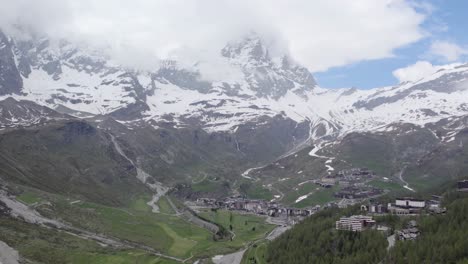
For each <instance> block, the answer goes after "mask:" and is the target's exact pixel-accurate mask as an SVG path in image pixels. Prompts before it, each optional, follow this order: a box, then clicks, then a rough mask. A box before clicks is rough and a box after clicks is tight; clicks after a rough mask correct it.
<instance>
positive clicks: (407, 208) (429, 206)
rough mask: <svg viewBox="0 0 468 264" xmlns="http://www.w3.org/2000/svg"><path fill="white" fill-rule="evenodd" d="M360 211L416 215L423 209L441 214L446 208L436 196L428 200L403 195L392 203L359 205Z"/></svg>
mask: <svg viewBox="0 0 468 264" xmlns="http://www.w3.org/2000/svg"><path fill="white" fill-rule="evenodd" d="M361 211H366V212H368V213H371V214H387V213H390V214H395V215H417V214H421V213H422V212H424V211H425V212H429V213H431V214H443V213H445V212H446V209H445V208H443V207H441V206H440V201H439V199H438V198H437V197H436V198H435V199H433V200H428V201H426V200H422V199H415V198H411V197H405V198H397V199H395V202H394V203H388V204H382V203H371V204H369V205H361Z"/></svg>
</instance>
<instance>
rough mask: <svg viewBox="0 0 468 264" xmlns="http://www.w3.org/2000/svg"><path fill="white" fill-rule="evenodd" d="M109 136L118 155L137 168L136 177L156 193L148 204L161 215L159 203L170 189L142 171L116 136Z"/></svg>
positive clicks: (154, 211)
mask: <svg viewBox="0 0 468 264" xmlns="http://www.w3.org/2000/svg"><path fill="white" fill-rule="evenodd" d="M109 135H110V137H111V141H112V143H113V144H114V147H115V149H116V150H117V153H119V154H120V155H121V156H122V157H123V158H125V159H126V160H127V161H128V162H130V163H131V164H132V165H133V167H135V168H136V171H137V175H136V177H137V179H138V180H140V181H141V182H142V183H143V184H145V185H146V186H148V187H149V188H150V189H151V190H153V191H154V194H153V197H152V198H151V200H150V201H149V202H147V204H148V205H149V206H150V207H151V210H152V212H153V213H159V206H158V201H159V199H160V198H161V197H162V196H163V195H165V194H166V193H167V192H168V191H169V188H167V187H165V186H163V184H162V183H160V182H157V181H154V178H153V177H151V175H149V174H148V173H146V172H145V171H144V170H142V169H140V168H139V167H138V166H137V165H136V164H135V162H134V161H133V160H131V159H130V158H129V157H128V156H127V155H126V154H125V152H124V151H123V150H122V148H121V147H120V145H119V143H118V142H117V140H116V139H115V136H114V135H112V134H109ZM150 178H152V179H153V181H152V182H151V183H150V182H148V179H150Z"/></svg>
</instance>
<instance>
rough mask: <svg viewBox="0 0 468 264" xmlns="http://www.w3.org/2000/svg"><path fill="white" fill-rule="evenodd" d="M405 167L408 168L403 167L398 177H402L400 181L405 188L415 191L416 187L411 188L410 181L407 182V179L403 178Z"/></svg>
mask: <svg viewBox="0 0 468 264" xmlns="http://www.w3.org/2000/svg"><path fill="white" fill-rule="evenodd" d="M405 169H406V167H403V169H401V171H400V174H399V175H398V177H399V178H400V181H401V182H402V183H403V188H405V189H407V190H409V191H412V192H414V189H413V188H410V187H409V184H408V182H406V181H405V180H404V179H403V173H404V172H405Z"/></svg>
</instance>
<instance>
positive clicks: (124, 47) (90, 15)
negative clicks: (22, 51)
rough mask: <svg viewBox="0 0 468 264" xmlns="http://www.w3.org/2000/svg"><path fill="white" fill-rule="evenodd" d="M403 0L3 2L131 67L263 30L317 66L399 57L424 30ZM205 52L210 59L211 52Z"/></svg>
mask: <svg viewBox="0 0 468 264" xmlns="http://www.w3.org/2000/svg"><path fill="white" fill-rule="evenodd" d="M412 3H414V1H403V0H356V1H341V0H315V1H310V0H291V1H286V0H276V1H272V0H255V1H254V0H236V1H232V0H204V1H196V0H165V1H164V0H133V1H129V0H99V1H95V0H79V1H75V0H41V1H37V0H15V1H11V0H0V6H2V8H1V10H0V27H2V26H3V27H4V28H5V27H7V28H9V25H11V24H12V23H21V24H28V26H29V27H30V28H32V29H34V30H36V31H39V32H41V31H45V32H47V33H48V34H50V35H52V36H56V37H66V38H71V39H75V40H80V41H84V42H86V43H88V44H91V45H101V46H106V47H107V50H108V51H110V52H111V53H112V54H113V55H114V56H115V58H117V59H118V60H119V61H121V62H124V63H128V64H131V65H133V66H134V65H140V66H141V65H147V66H151V65H152V64H153V61H154V60H152V59H150V58H167V57H181V56H182V54H183V56H184V57H183V59H185V60H189V61H190V60H191V61H195V60H203V59H206V58H209V57H210V56H217V55H218V54H219V50H220V49H221V48H222V47H223V46H224V45H225V44H226V42H228V41H229V40H232V39H235V38H238V37H239V36H241V35H242V34H245V33H246V32H248V31H252V30H253V31H256V32H259V33H260V34H261V35H262V36H263V37H264V38H267V39H269V40H274V41H269V43H274V44H275V47H276V48H278V49H279V48H282V49H285V50H286V51H287V52H289V53H290V54H291V55H292V57H293V58H295V59H296V60H297V61H298V62H300V63H302V64H304V65H306V66H307V67H309V69H310V70H312V71H324V70H327V69H329V68H330V67H334V66H342V65H347V64H350V63H355V62H359V61H363V60H372V59H380V58H386V57H391V56H393V51H394V50H395V49H397V48H399V47H402V46H405V45H408V44H410V43H413V42H416V41H418V40H420V39H421V38H423V37H424V36H425V33H424V30H423V29H422V27H421V24H422V23H423V21H424V19H425V17H426V14H427V13H424V12H425V11H421V8H419V9H418V8H417V7H415V6H414V4H412ZM205 57H206V58H205Z"/></svg>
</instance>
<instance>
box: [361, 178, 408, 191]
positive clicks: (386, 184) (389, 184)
mask: <svg viewBox="0 0 468 264" xmlns="http://www.w3.org/2000/svg"><path fill="white" fill-rule="evenodd" d="M369 185H371V186H374V187H376V188H380V189H384V190H389V191H404V190H405V188H403V186H402V185H401V184H398V183H396V182H393V181H383V180H377V179H376V180H372V181H370V182H369Z"/></svg>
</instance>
